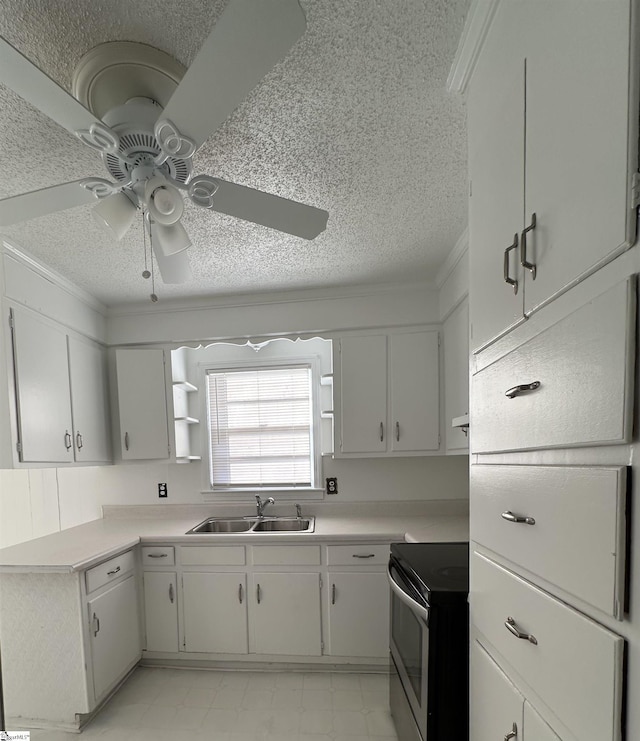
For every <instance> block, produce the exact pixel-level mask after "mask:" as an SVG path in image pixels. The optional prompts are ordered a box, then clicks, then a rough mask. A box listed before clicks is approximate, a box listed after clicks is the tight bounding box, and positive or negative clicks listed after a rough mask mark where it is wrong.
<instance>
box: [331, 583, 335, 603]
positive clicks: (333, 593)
mask: <svg viewBox="0 0 640 741" xmlns="http://www.w3.org/2000/svg"><path fill="white" fill-rule="evenodd" d="M335 603H336V585H335V584H332V585H331V604H332V605H335Z"/></svg>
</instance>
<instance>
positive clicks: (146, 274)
mask: <svg viewBox="0 0 640 741" xmlns="http://www.w3.org/2000/svg"><path fill="white" fill-rule="evenodd" d="M145 217H146V211H144V210H143V211H142V244H143V249H144V270H143V271H142V277H143V278H144V279H145V280H147V279H149V278H150V277H151V273H150V272H149V266H148V264H147V227H146V224H145ZM152 261H153V258H152ZM151 267H153V265H152V266H151Z"/></svg>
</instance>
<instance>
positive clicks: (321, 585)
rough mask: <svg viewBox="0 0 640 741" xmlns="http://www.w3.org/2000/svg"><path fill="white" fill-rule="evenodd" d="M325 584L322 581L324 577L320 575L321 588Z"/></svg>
mask: <svg viewBox="0 0 640 741" xmlns="http://www.w3.org/2000/svg"><path fill="white" fill-rule="evenodd" d="M323 586H324V583H323V581H322V577H320V589H322V587H323Z"/></svg>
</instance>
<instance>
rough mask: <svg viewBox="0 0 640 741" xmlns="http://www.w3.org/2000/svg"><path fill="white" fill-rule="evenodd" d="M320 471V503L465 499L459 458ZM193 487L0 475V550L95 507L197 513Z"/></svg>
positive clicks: (181, 468) (329, 466) (82, 518)
mask: <svg viewBox="0 0 640 741" xmlns="http://www.w3.org/2000/svg"><path fill="white" fill-rule="evenodd" d="M323 469H324V471H323V476H337V478H338V492H339V493H338V494H337V495H336V496H331V497H327V498H326V500H325V501H326V502H327V503H335V504H348V503H354V504H356V503H362V502H377V503H383V502H394V501H398V502H400V501H402V502H410V501H415V502H421V501H431V500H459V499H466V498H468V496H469V481H468V458H467V457H466V456H435V457H428V458H421V457H416V458H397V459H382V458H370V459H354V460H334V459H330V458H325V459H324V460H323ZM159 482H167V484H168V489H169V496H168V498H167V499H166V500H160V499H158V483H159ZM200 484H201V478H200V467H199V466H197V465H179V464H169V463H150V464H146V463H145V464H131V465H120V466H95V467H86V468H85V467H78V468H75V467H74V468H71V467H69V468H39V469H22V470H10V469H4V470H0V547H3V548H4V547H7V546H10V545H14V544H16V543H21V542H23V541H25V540H30V539H31V538H38V537H40V536H42V535H48V534H49V533H52V532H56V531H58V530H64V529H66V528H69V527H74V526H75V525H81V524H83V523H85V522H89V521H91V520H95V519H98V518H99V517H101V516H102V506H103V505H156V506H166V505H201V504H202V495H201V493H200ZM308 505H309V506H312V505H313V503H312V502H308ZM305 506H306V505H305Z"/></svg>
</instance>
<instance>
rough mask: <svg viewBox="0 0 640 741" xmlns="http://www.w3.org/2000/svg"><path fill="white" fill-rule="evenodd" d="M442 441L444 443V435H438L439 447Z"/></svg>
mask: <svg viewBox="0 0 640 741" xmlns="http://www.w3.org/2000/svg"><path fill="white" fill-rule="evenodd" d="M441 443H442V436H441V435H438V447H440V444H441Z"/></svg>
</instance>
